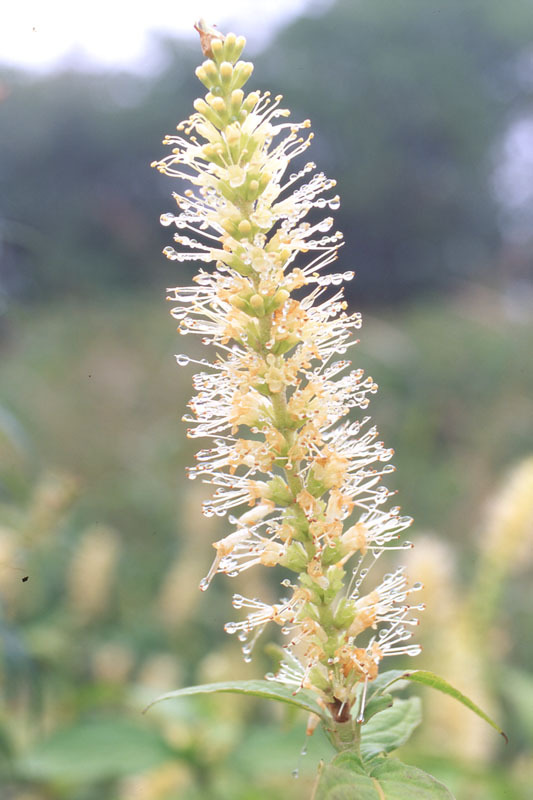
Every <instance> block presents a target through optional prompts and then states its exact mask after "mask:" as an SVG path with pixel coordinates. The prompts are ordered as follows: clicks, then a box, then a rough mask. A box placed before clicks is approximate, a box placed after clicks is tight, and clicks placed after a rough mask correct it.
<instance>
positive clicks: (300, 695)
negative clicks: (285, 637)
mask: <svg viewBox="0 0 533 800" xmlns="http://www.w3.org/2000/svg"><path fill="white" fill-rule="evenodd" d="M219 692H229V693H231V694H246V695H252V696H254V697H264V698H266V699H267V700H278V702H280V703H288V704H289V705H291V706H296V707H297V708H301V709H303V710H304V711H307V712H309V713H311V714H316V715H317V716H318V717H320V719H322V720H324V721H329V722H330V721H331V720H329V717H328V716H327V714H326V712H325V711H324V709H323V708H321V706H319V705H318V703H317V702H316V700H315V696H314V694H312V693H311V692H307V691H305V690H304V689H301V690H300V691H299V692H297V693H296V694H294V693H293V690H292V689H290V688H289V687H288V686H283V685H282V684H281V683H275V682H274V681H224V682H222V683H204V684H202V685H200V686H187V687H185V688H184V689H177V690H176V691H174V692H168V694H163V695H161V697H158V698H157V699H156V700H154V701H153V702H152V703H150V705H148V706H147V707H146V708H145V711H148V709H149V708H151V707H152V706H153V705H155V704H156V703H160V702H161V701H162V700H173V699H175V698H176V697H185V696H187V695H192V694H215V693H219Z"/></svg>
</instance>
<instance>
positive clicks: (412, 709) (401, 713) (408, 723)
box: [361, 697, 422, 760]
mask: <svg viewBox="0 0 533 800" xmlns="http://www.w3.org/2000/svg"><path fill="white" fill-rule="evenodd" d="M421 721H422V710H421V703H420V698H419V697H410V698H409V700H396V701H395V703H394V705H393V706H392V708H387V709H385V710H384V711H381V712H380V713H378V714H376V715H375V716H374V717H372V719H371V720H370V721H369V722H368V723H367V724H366V725H363V730H362V733H361V755H362V756H363V758H364V759H365V760H368V759H369V758H372V757H373V756H377V755H379V754H380V753H391V752H392V751H393V750H396V749H397V748H398V747H400V746H401V745H402V744H405V742H407V741H408V739H409V738H410V736H411V734H412V733H413V731H414V730H415V728H416V727H417V726H418V725H420V723H421Z"/></svg>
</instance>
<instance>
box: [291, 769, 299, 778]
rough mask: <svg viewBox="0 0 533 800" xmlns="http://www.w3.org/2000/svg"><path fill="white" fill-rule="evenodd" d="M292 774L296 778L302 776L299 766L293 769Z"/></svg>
mask: <svg viewBox="0 0 533 800" xmlns="http://www.w3.org/2000/svg"><path fill="white" fill-rule="evenodd" d="M291 775H292V777H293V778H294V779H295V780H297V779H298V778H299V777H300V770H299V769H298V768H296V769H293V771H292V772H291Z"/></svg>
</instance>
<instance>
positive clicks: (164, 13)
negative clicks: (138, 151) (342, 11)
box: [0, 0, 331, 69]
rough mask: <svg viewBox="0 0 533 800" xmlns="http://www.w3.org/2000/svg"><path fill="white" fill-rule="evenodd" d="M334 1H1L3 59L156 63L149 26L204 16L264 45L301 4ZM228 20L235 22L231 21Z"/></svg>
mask: <svg viewBox="0 0 533 800" xmlns="http://www.w3.org/2000/svg"><path fill="white" fill-rule="evenodd" d="M330 2H331V0H257V1H256V0H226V1H225V2H224V0H0V4H1V6H2V10H1V11H0V63H3V64H13V65H18V66H23V67H28V68H32V69H50V68H53V67H54V66H56V65H58V64H60V63H61V62H62V61H63V62H65V61H67V62H68V63H69V64H79V65H80V66H90V64H91V63H92V64H94V65H96V64H104V65H106V66H117V67H120V66H126V67H132V68H137V69H142V64H143V62H144V64H145V65H146V66H148V67H149V66H150V65H151V66H152V67H155V66H156V63H155V62H154V58H155V54H154V53H153V51H150V48H149V33H150V32H151V31H156V32H160V33H167V34H169V35H173V34H179V35H190V36H192V35H196V34H194V31H193V23H194V22H195V21H196V20H197V19H198V18H199V17H204V19H205V20H206V21H207V22H208V23H209V24H211V25H212V24H216V25H217V26H218V28H219V29H220V30H221V31H222V32H223V33H227V32H228V30H230V29H231V30H233V31H234V32H235V33H238V34H243V35H245V36H246V37H247V39H248V41H249V42H250V44H251V45H252V46H260V45H261V44H264V43H265V41H267V40H268V36H269V35H270V34H271V33H272V32H273V31H274V30H275V29H276V28H277V27H279V26H281V25H282V24H284V23H285V22H287V21H289V20H290V19H293V18H294V17H295V16H297V15H298V14H299V13H300V12H302V11H303V10H304V9H308V10H309V11H310V12H311V13H316V12H317V11H320V10H322V9H323V8H324V7H326V6H327V5H329V4H330ZM230 26H231V27H230Z"/></svg>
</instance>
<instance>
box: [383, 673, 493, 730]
mask: <svg viewBox="0 0 533 800" xmlns="http://www.w3.org/2000/svg"><path fill="white" fill-rule="evenodd" d="M401 678H403V679H405V680H408V681H414V682H415V683H421V684H423V685H424V686H430V687H431V688H432V689H438V691H439V692H443V693H444V694H448V695H450V697H453V698H455V700H458V701H459V702H460V703H462V704H463V705H464V706H466V707H467V708H469V709H470V710H471V711H473V712H474V714H477V715H478V717H481V719H484V720H485V722H488V724H489V725H491V726H492V727H493V728H494V729H495V730H497V731H498V733H499V734H501V735H502V736H503V738H504V739H505V741H506V742H508V741H509V739H508V738H507V735H506V734H505V733H504V732H503V731H502V729H501V728H500V727H499V725H497V724H496V723H495V722H494V720H493V719H491V718H490V717H489V716H488V714H485V712H484V711H482V710H481V708H480V707H479V706H477V705H476V704H475V703H474V702H473V701H472V700H470V698H469V697H466V695H464V694H462V692H460V691H459V690H458V689H456V688H455V687H454V686H451V685H450V684H449V683H448V681H445V680H444V678H441V677H440V675H435V673H434V672H429V671H427V670H423V669H419V670H415V671H414V672H404V673H402V676H401ZM396 680H398V679H397V678H395V679H394V680H392V681H391V683H395V681H396Z"/></svg>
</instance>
